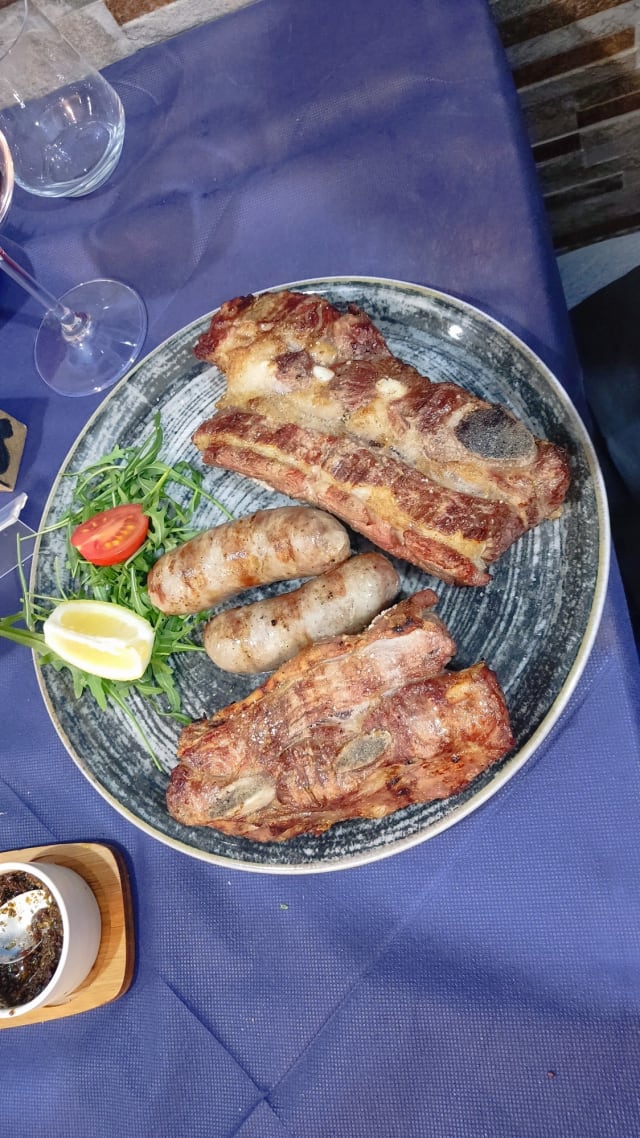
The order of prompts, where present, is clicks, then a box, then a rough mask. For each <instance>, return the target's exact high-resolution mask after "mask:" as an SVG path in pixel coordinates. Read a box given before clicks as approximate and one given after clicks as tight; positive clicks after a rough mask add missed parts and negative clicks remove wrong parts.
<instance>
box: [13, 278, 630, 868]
mask: <svg viewBox="0 0 640 1138" xmlns="http://www.w3.org/2000/svg"><path fill="white" fill-rule="evenodd" d="M283 287H285V286H283ZM286 287H292V288H296V289H300V290H305V291H309V292H313V291H316V292H320V293H322V294H324V295H326V296H327V297H328V298H329V299H330V300H331V301H333V302H336V303H338V304H345V303H347V302H354V303H355V304H357V305H359V306H361V307H362V308H363V309H365V310H366V312H367V313H368V314H369V315H370V316H371V317H372V319H373V320H374V321H375V323H376V324H377V325H378V327H379V328H380V329H381V330H382V333H383V334H384V336H385V338H386V339H387V341H388V343H389V346H390V347H391V349H392V351H393V352H394V353H395V354H396V355H398V356H399V357H401V358H402V359H404V360H406V361H407V362H408V363H410V364H413V365H415V366H416V367H417V368H418V369H419V370H420V371H422V372H424V373H426V374H428V375H429V376H430V377H431V378H433V379H434V380H454V381H456V382H459V383H461V384H462V385H463V386H465V387H468V388H469V389H470V390H471V391H473V392H475V393H476V394H478V395H480V396H482V397H484V398H486V399H488V400H491V401H495V402H499V403H503V404H504V405H506V406H507V407H509V408H510V409H511V410H512V411H513V412H514V413H515V414H516V415H518V416H519V417H520V418H522V419H523V420H524V421H525V422H526V423H527V425H528V426H529V427H530V428H531V429H532V430H533V431H534V432H535V433H536V434H537V435H540V436H542V437H544V438H547V439H550V440H551V441H553V442H556V443H561V444H562V445H564V446H566V447H567V448H568V449H569V451H570V454H571V467H572V482H571V488H570V491H569V495H568V499H567V502H566V505H565V508H564V511H563V514H562V517H561V518H560V519H559V520H558V521H553V522H545V523H544V524H543V525H541V526H539V527H538V528H537V529H536V530H534V531H532V532H530V533H528V534H526V535H525V536H524V537H523V538H521V539H520V541H518V542H517V543H516V544H515V545H514V546H513V547H512V548H511V549H510V550H509V551H508V552H507V553H506V555H505V556H503V557H502V559H501V560H500V561H499V562H498V563H497V565H495V566H494V567H493V569H492V574H493V576H492V581H491V584H490V585H488V586H487V587H485V588H476V589H472V588H459V587H455V586H449V585H444V584H443V583H442V582H441V581H439V580H437V579H434V578H429V577H427V576H426V575H425V574H423V573H422V572H421V571H419V570H417V569H415V568H414V567H413V566H411V565H409V564H407V563H406V562H396V565H397V568H398V569H399V571H400V574H401V579H402V586H403V595H404V594H407V593H409V592H414V591H415V590H417V589H419V588H422V587H424V586H425V585H430V586H432V587H433V588H435V590H436V592H437V593H438V595H439V597H440V601H439V604H438V607H437V609H436V611H437V612H438V614H439V615H440V616H441V617H442V619H443V620H444V621H445V623H446V624H447V626H448V627H449V629H450V630H451V632H452V634H453V636H454V638H455V640H456V642H457V644H458V655H457V657H456V659H455V660H454V661H453V665H452V666H454V667H466V666H467V665H469V664H472V663H474V662H476V661H478V660H480V659H484V660H486V661H487V662H488V663H489V665H490V666H491V667H492V668H493V669H494V670H495V671H496V672H497V675H498V678H499V680H500V683H501V685H502V688H503V690H504V692H505V695H506V699H507V703H508V706H509V710H510V715H511V720H512V726H513V732H514V735H515V739H516V747H515V749H514V751H512V752H511V754H510V755H509V756H507V757H506V759H505V760H503V761H502V762H501V763H499V764H497V765H496V766H494V767H492V769H491V770H490V771H489V772H486V773H485V774H483V775H481V776H480V777H479V778H478V779H477V780H476V781H475V782H474V783H473V784H472V785H471V786H470V787H469V788H468V789H467V790H466V791H465V792H464V793H463V794H461V795H459V796H457V797H455V798H450V799H448V800H446V801H439V802H433V803H430V804H427V805H423V806H412V807H409V808H405V809H403V810H400V811H398V812H397V813H395V814H392V815H390V816H389V817H387V818H383V819H381V820H376V821H371V820H356V821H351V822H345V823H342V824H340V825H337V826H335V827H334V828H333V829H331V830H329V831H328V832H327V833H326V834H324V835H322V836H321V837H317V838H314V837H300V838H296V839H293V840H292V841H289V842H284V843H276V842H274V843H268V844H260V843H256V842H250V841H247V840H246V839H242V838H233V837H228V836H225V835H224V834H220V833H218V832H217V831H216V830H213V829H202V828H193V829H187V828H185V827H183V826H181V825H180V824H179V823H178V822H175V821H174V820H173V819H172V818H171V817H170V816H169V814H168V813H167V810H166V806H165V788H166V785H167V781H168V773H169V771H170V770H171V768H172V767H173V765H174V764H175V761H176V759H175V747H176V739H177V736H178V731H179V729H178V727H177V726H176V725H175V724H173V722H172V721H171V720H167V719H164V718H163V719H161V718H159V717H156V716H155V715H153V714H150V712H149V709H148V708H147V707H146V706H145V705H144V702H143V701H142V700H140V702H139V703H138V704H137V705H136V707H135V713H136V716H137V718H138V719H139V720H140V721H141V722H142V723H143V725H144V729H145V731H146V733H147V735H148V737H149V739H150V740H151V742H152V744H153V746H154V748H155V751H156V753H157V755H158V756H159V759H160V762H161V764H162V767H163V770H158V769H157V768H156V767H155V766H154V765H153V762H152V761H151V759H150V758H149V757H148V755H147V753H146V751H145V750H144V748H143V747H142V746H141V745H140V742H139V740H138V738H137V736H136V733H135V731H134V729H132V728H131V726H130V725H129V723H128V722H127V720H126V719H125V718H124V717H123V716H122V715H121V714H120V713H119V712H118V711H117V710H109V711H107V712H101V711H99V710H98V708H97V707H96V705H95V704H94V703H93V701H92V700H91V699H90V698H89V697H86V698H83V699H82V700H81V701H80V702H79V703H77V702H75V701H74V699H73V693H72V690H71V684H70V681H69V677H68V673H67V672H66V670H63V671H62V672H56V671H54V670H53V669H52V668H47V667H44V668H42V669H39V681H40V685H41V689H42V692H43V695H44V698H45V700H46V703H47V707H48V709H49V712H50V714H51V717H52V720H53V722H54V724H55V727H56V729H57V730H58V732H59V734H60V737H61V738H62V740H63V742H64V744H65V746H66V747H67V749H68V751H69V753H70V755H71V756H72V758H73V759H74V760H75V762H76V763H77V764H78V766H79V767H80V769H81V770H82V772H83V773H84V774H85V775H86V777H87V778H88V779H89V780H90V782H91V783H92V784H93V785H94V787H95V788H96V789H97V790H98V791H99V792H100V793H101V794H102V795H103V796H104V797H105V798H106V799H107V800H108V801H109V802H111V804H112V805H113V806H114V807H115V808H116V809H117V810H119V811H120V812H121V813H122V814H124V816H125V817H127V818H128V819H129V820H130V821H132V822H133V823H135V824H136V825H138V826H140V827H141V828H142V829H143V830H146V831H147V832H148V833H150V834H152V835H153V836H154V837H156V838H158V839H159V840H161V841H164V842H166V843H168V844H169V845H172V846H174V847H175V848H177V849H179V850H182V851H183V852H184V853H188V854H191V855H193V856H195V857H199V858H203V859H205V860H209V861H212V862H218V863H223V864H225V865H229V864H231V865H234V866H236V867H238V868H242V869H247V870H254V871H265V872H283V873H291V872H318V871H322V870H332V869H342V868H346V867H348V866H353V865H358V864H362V863H363V862H367V861H372V860H375V859H377V858H382V857H385V856H388V855H390V854H394V853H397V852H398V851H399V850H402V849H405V848H407V847H408V846H411V845H414V844H416V843H417V842H421V841H423V840H424V839H426V838H430V837H432V836H433V835H435V834H437V833H438V832H440V831H441V830H442V829H444V828H445V827H448V826H450V825H452V823H454V822H457V821H458V820H459V819H461V818H462V817H464V816H465V815H466V814H468V813H469V812H470V811H472V810H474V809H476V808H477V807H478V806H480V805H481V804H482V803H483V802H485V801H486V799H487V798H488V797H489V796H490V795H492V794H494V793H495V792H496V791H497V790H498V789H499V788H500V787H501V786H502V785H503V784H504V783H505V782H506V781H507V779H509V778H510V777H511V776H512V775H513V774H514V773H515V772H516V771H517V770H518V769H519V768H520V767H521V766H522V764H523V763H524V762H525V761H526V760H527V759H528V758H529V757H530V756H531V754H532V753H533V751H534V750H535V748H536V747H537V746H539V744H540V743H541V741H542V740H543V739H544V738H545V736H546V735H547V734H548V732H549V730H550V729H551V727H552V725H553V724H554V722H555V721H556V719H557V718H558V716H559V715H560V713H561V711H562V709H563V708H564V706H565V704H566V702H567V700H568V698H569V695H570V694H571V692H572V690H573V688H574V687H575V684H576V683H577V680H578V678H579V676H580V674H581V672H582V669H583V668H584V665H585V663H586V659H587V656H588V653H589V650H590V648H591V645H592V642H593V638H594V635H595V631H596V628H597V623H598V619H599V616H600V612H601V608H602V604H603V599H604V593H605V587H606V576H607V566H608V550H609V539H608V526H607V514H606V506H605V497H604V493H603V489H602V482H601V478H600V474H599V471H598V467H597V463H596V460H595V458H594V454H593V451H592V447H591V444H590V441H589V438H588V435H587V433H586V431H585V429H584V427H583V425H582V423H581V421H580V419H579V418H578V415H577V414H576V412H575V410H574V408H573V406H572V405H571V403H570V402H569V400H568V398H567V396H566V395H565V394H564V391H563V389H562V388H561V387H560V385H559V384H558V382H557V381H556V380H555V379H554V377H553V375H552V374H551V373H550V372H549V371H548V370H547V368H546V367H545V366H544V365H543V364H542V363H541V362H540V360H539V359H537V357H536V356H534V355H533V353H532V352H531V351H529V349H528V348H527V347H525V346H524V345H523V344H522V343H521V342H520V341H519V340H518V339H517V338H516V337H515V336H513V335H512V333H510V332H509V331H508V330H507V329H505V328H504V327H502V326H501V325H500V324H498V323H497V322H495V321H494V320H492V319H490V318H489V317H487V316H486V315H484V314H483V313H482V312H480V311H478V310H477V309H474V308H471V307H469V306H468V305H466V304H464V303H463V302H461V301H458V300H454V299H452V298H451V297H448V296H444V295H443V294H441V293H437V292H433V291H431V290H429V289H425V288H421V287H418V286H415V285H407V284H403V283H399V282H395V281H384V280H377V279H373V280H372V279H369V278H366V279H364V278H359V279H352V278H349V279H345V278H337V279H328V280H318V281H306V282H302V283H297V284H295V285H290V286H286ZM209 320H210V316H207V317H203V318H202V319H200V320H198V321H196V322H195V323H194V324H192V325H190V326H189V327H187V328H184V329H183V330H182V331H180V332H178V333H177V334H176V335H175V336H172V337H171V339H170V340H168V341H167V342H166V343H165V344H163V345H161V346H160V347H159V348H158V349H157V350H156V351H155V352H153V353H152V354H151V355H150V356H148V357H147V358H146V359H144V360H143V361H142V362H141V363H140V364H139V365H138V366H137V367H136V368H135V369H134V371H133V372H132V373H131V374H130V375H129V376H128V377H127V378H126V379H125V380H123V381H121V382H120V383H119V384H118V386H117V387H115V388H114V389H113V391H112V393H111V394H110V396H109V397H108V398H107V399H106V400H105V401H104V402H103V404H102V405H101V406H100V407H99V409H98V410H97V412H96V413H95V415H94V416H93V418H92V419H91V420H90V422H89V423H88V425H87V427H86V428H85V430H84V432H83V433H82V434H81V436H80V437H79V439H78V440H77V442H76V443H75V445H74V447H73V449H72V450H71V452H70V454H69V455H68V457H67V459H66V461H65V463H64V465H63V468H62V471H61V472H60V475H59V476H58V479H57V481H56V483H55V485H54V487H53V489H52V492H51V495H50V497H49V501H48V504H47V507H46V511H45V518H44V524H47V525H48V524H50V523H52V522H55V520H56V519H57V518H58V517H59V516H61V515H62V513H63V512H64V511H65V510H66V509H67V507H68V505H69V496H70V490H71V486H70V484H71V483H72V482H73V479H68V478H64V479H63V478H62V475H63V474H64V475H68V474H71V473H73V472H76V471H79V470H81V469H82V468H84V467H85V466H87V465H88V464H90V463H91V462H93V461H95V460H97V459H98V458H100V457H101V456H102V455H103V454H105V453H106V452H108V451H109V450H110V449H111V448H112V447H113V446H114V445H115V443H116V442H120V443H121V444H122V445H125V446H126V445H129V444H137V443H140V441H141V440H142V439H144V438H145V437H146V436H147V435H148V433H149V432H150V429H151V425H152V421H153V416H154V415H155V413H156V412H157V411H160V413H161V416H162V423H163V428H164V437H165V452H164V456H163V457H164V458H165V460H167V461H169V462H173V461H176V460H177V459H187V460H189V461H190V462H191V463H192V464H193V465H195V466H198V465H199V463H200V458H199V454H198V452H197V451H196V449H195V447H194V446H193V444H192V443H191V436H192V434H193V432H194V430H195V429H196V427H197V426H198V425H199V424H200V423H201V422H202V420H203V419H205V418H208V417H209V416H210V415H211V413H212V409H213V406H214V403H215V400H216V398H217V397H219V395H220V394H221V392H222V391H223V389H224V380H223V378H222V376H221V375H220V373H219V372H218V371H217V370H216V369H214V368H211V367H210V366H208V365H206V364H203V363H201V362H199V361H197V360H196V359H195V357H194V355H193V345H194V344H195V341H196V339H197V338H198V336H199V335H200V334H201V332H203V331H204V330H205V329H206V328H207V327H208V324H209ZM206 486H207V488H208V490H209V491H210V492H211V493H212V494H213V495H214V496H215V497H217V498H218V499H219V500H221V501H222V502H223V503H224V504H225V505H226V506H227V507H228V509H229V510H231V511H232V512H233V513H234V514H235V515H236V516H242V515H244V514H249V513H251V512H252V511H254V510H256V509H262V508H265V507H271V506H277V505H283V504H285V503H286V502H287V501H288V499H286V498H284V497H283V496H282V495H278V494H275V493H273V492H271V491H269V490H267V489H265V488H264V487H262V486H259V485H257V484H255V483H254V482H252V481H251V480H250V479H247V478H244V477H241V476H239V475H236V474H232V473H228V472H225V471H222V470H217V469H214V468H208V470H207V477H206ZM224 520H225V519H224V518H223V517H221V516H220V514H219V513H218V512H217V510H216V508H215V507H214V506H211V505H209V506H207V505H204V506H203V507H202V512H201V515H200V516H199V517H198V518H197V524H199V525H201V527H202V528H203V529H205V528H207V527H209V526H212V525H218V524H220V523H221V522H222V521H224ZM354 547H356V548H366V545H365V543H364V542H363V541H362V540H361V539H359V538H357V537H356V538H354ZM56 555H60V560H61V561H62V562H63V563H64V544H63V538H62V536H61V534H60V533H52V534H49V535H47V536H45V537H43V538H42V539H41V542H40V545H39V549H38V551H37V556H36V559H35V563H34V570H33V574H32V585H33V587H34V589H35V591H36V592H37V593H44V594H50V593H56V592H57V587H56V582H55V578H54V575H53V574H54V571H53V565H54V561H55V558H56ZM287 587H290V586H287ZM256 592H258V591H257V590H256ZM258 595H264V593H259V594H258ZM246 599H248V597H245V598H243V600H246ZM176 667H177V669H178V676H179V684H180V688H181V691H182V693H183V698H184V708H185V710H186V712H187V714H189V715H190V716H192V717H193V718H199V717H201V716H203V715H207V714H209V715H210V714H212V713H213V712H214V711H216V710H217V709H218V708H220V707H222V706H224V705H226V704H227V703H230V702H231V701H232V700H234V699H238V698H240V697H241V696H243V695H245V694H247V693H248V691H250V690H251V688H253V687H255V686H257V683H258V681H257V680H256V679H255V677H254V678H250V677H249V678H245V677H238V676H233V675H229V674H226V673H224V672H221V671H219V670H218V669H217V668H216V667H215V665H214V664H213V663H211V661H209V659H208V658H207V657H206V656H204V654H203V655H202V656H201V655H200V654H199V653H187V654H185V655H184V656H182V657H181V658H180V659H179V660H178V662H177V664H176Z"/></svg>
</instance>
